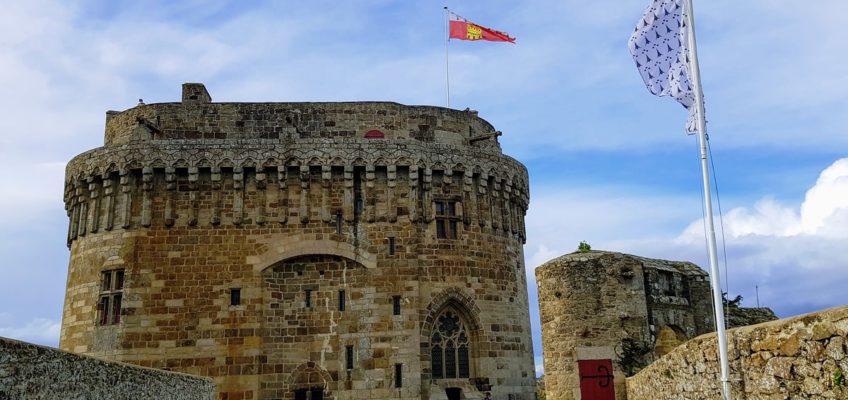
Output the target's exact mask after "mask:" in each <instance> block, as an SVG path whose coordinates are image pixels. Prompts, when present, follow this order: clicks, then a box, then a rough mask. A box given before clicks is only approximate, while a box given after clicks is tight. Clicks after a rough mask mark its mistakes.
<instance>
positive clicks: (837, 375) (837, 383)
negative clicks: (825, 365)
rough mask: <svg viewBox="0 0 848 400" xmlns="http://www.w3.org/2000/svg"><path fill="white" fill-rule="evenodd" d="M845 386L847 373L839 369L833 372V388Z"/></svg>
mask: <svg viewBox="0 0 848 400" xmlns="http://www.w3.org/2000/svg"><path fill="white" fill-rule="evenodd" d="M843 386H845V372H844V371H842V368H839V367H837V368H836V371H833V387H836V388H841V387H843Z"/></svg>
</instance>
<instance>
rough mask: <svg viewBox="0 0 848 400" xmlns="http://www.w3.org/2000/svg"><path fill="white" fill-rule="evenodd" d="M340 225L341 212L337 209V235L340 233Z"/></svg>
mask: <svg viewBox="0 0 848 400" xmlns="http://www.w3.org/2000/svg"><path fill="white" fill-rule="evenodd" d="M342 227H343V224H342V212H341V211H338V212H336V233H337V234H339V235H341V234H342Z"/></svg>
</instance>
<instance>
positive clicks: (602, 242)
mask: <svg viewBox="0 0 848 400" xmlns="http://www.w3.org/2000/svg"><path fill="white" fill-rule="evenodd" d="M648 2H649V1H648V0H592V1H585V0H559V1H554V0H534V1H506V0H502V1H486V2H477V1H451V2H450V4H449V5H450V6H451V8H452V9H453V10H454V11H455V12H457V13H458V14H460V15H463V16H465V17H466V18H468V19H470V20H472V21H475V22H477V23H480V24H483V25H486V26H490V27H493V28H496V29H499V30H504V31H507V32H509V33H510V34H511V35H513V36H515V37H517V38H518V43H517V44H515V45H511V44H504V43H481V42H456V41H454V42H451V44H450V76H451V95H452V97H451V106H453V107H454V108H459V109H464V108H466V107H470V108H472V109H475V110H479V112H480V116H482V117H483V118H485V119H487V120H488V121H490V122H491V123H492V124H494V125H495V126H496V127H497V128H498V129H500V130H502V131H503V132H504V136H503V137H502V144H503V149H504V151H505V152H506V153H507V154H510V155H512V156H513V157H515V158H517V159H519V160H520V161H522V162H523V163H524V164H525V165H526V166H527V167H528V169H529V170H530V178H531V205H530V212H529V214H528V216H527V230H528V241H527V245H526V247H525V252H526V255H527V264H528V279H530V280H532V279H533V272H532V268H533V267H536V266H538V265H539V264H541V263H543V262H545V261H547V260H549V259H551V258H553V257H556V256H558V255H561V254H564V253H567V252H571V251H573V250H574V249H575V248H576V246H577V244H578V242H580V241H581V240H586V241H588V242H589V243H590V244H591V245H592V247H593V248H595V249H604V250H614V251H622V252H629V253H634V254H639V255H643V256H648V257H658V258H668V259H678V260H690V261H693V262H696V263H698V264H699V265H701V266H706V250H705V244H704V234H703V225H702V217H701V210H702V208H701V194H700V193H701V192H700V180H699V179H700V175H699V174H700V172H699V164H698V155H697V147H696V141H695V138H694V137H690V136H686V135H685V134H684V132H683V127H684V121H685V117H686V113H685V111H684V110H683V109H682V108H681V107H680V106H679V105H678V104H677V103H675V102H674V101H673V100H670V99H667V98H663V99H660V98H654V97H652V96H651V95H649V94H648V92H647V90H646V89H645V87H644V86H643V85H642V82H641V78H640V77H639V75H638V72H637V71H636V68H635V66H634V64H633V62H632V60H631V59H630V58H629V55H628V53H627V38H628V36H629V35H630V33H631V31H632V30H633V27H634V26H635V23H636V21H637V20H638V19H639V17H640V15H641V13H642V11H643V9H644V8H645V7H646V6H647V3H648ZM0 3H2V4H3V7H2V9H3V12H2V13H0V128H2V130H0V182H2V184H3V187H4V188H5V189H4V192H3V195H2V196H0V257H2V258H0V260H1V261H0V304H2V306H0V336H9V337H16V338H20V339H23V340H28V341H33V342H38V343H44V344H49V345H56V344H57V342H58V336H59V323H60V319H61V310H62V300H63V290H64V286H65V279H66V271H67V260H68V250H67V248H66V247H65V244H64V236H65V233H66V229H67V218H66V216H65V213H64V210H63V205H62V193H63V192H62V190H63V189H62V186H63V172H64V164H65V163H66V162H67V161H68V160H69V159H70V158H72V157H73V156H74V155H76V154H78V153H81V152H83V151H86V150H88V149H91V148H94V147H97V146H100V145H102V140H103V123H104V120H105V111H106V110H124V109H127V108H130V107H133V106H134V105H135V104H136V103H137V101H138V99H139V98H143V99H144V101H145V102H146V103H154V102H164V101H178V100H179V98H180V84H182V83H183V82H203V83H205V84H206V86H207V88H208V89H209V91H210V93H211V94H212V97H213V99H214V100H216V101H337V100H339V101H341V100H345V101H352V100H386V101H397V102H400V103H404V104H432V105H444V104H445V41H444V14H443V10H442V6H443V5H444V3H443V2H437V1H416V2H412V1H399V0H396V1H390V0H362V1H349V2H339V1H309V2H303V1H289V2H273V3H272V2H268V3H264V2H258V1H257V2H236V1H232V2H226V1H214V0H213V1H199V0H197V1H180V2H172V1H165V0H163V1H145V2H131V1H112V0H103V1H86V2H71V1H62V2H59V1H55V2H54V1H49V0H30V1H11V0H2V1H0ZM695 3H696V17H697V27H698V40H699V45H700V58H701V69H702V74H703V79H704V91H705V94H706V104H707V117H708V119H709V129H710V133H711V139H712V140H711V142H712V152H713V156H714V162H715V167H716V176H717V179H718V191H719V194H720V197H721V208H722V211H723V212H724V217H723V227H724V230H723V232H724V236H725V238H726V245H724V246H721V244H720V247H721V248H726V258H727V266H726V268H727V271H728V274H727V276H726V278H727V284H728V285H729V290H730V293H731V295H736V294H741V295H742V296H744V298H745V300H744V304H746V305H755V303H756V293H755V287H759V302H760V304H762V305H766V306H769V307H772V308H773V309H774V310H775V311H776V312H777V314H778V315H780V316H789V315H794V314H798V313H803V312H808V311H812V310H816V309H821V308H825V307H831V306H835V305H839V304H845V303H848V301H846V300H848V295H846V292H845V288H846V287H848V274H846V268H848V251H846V250H848V246H846V244H848V129H846V125H848V68H846V65H847V64H848V62H847V61H848V60H846V56H845V55H846V54H848V41H846V40H844V37H845V33H844V26H846V25H848V2H845V1H843V0H818V1H817V2H816V5H815V6H809V7H808V6H804V7H799V6H798V3H797V2H796V1H789V0H749V1H736V0H711V1H699V0H696V1H695ZM722 268H724V265H722ZM530 287H531V288H534V287H535V282H531V284H530ZM531 304H532V305H533V326H534V334H535V337H534V341H535V345H536V353H537V355H539V354H540V347H541V346H540V340H539V336H538V316H537V314H538V313H537V311H536V307H535V304H536V300H535V293H531ZM540 367H541V365H539V368H540Z"/></svg>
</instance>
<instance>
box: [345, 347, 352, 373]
mask: <svg viewBox="0 0 848 400" xmlns="http://www.w3.org/2000/svg"><path fill="white" fill-rule="evenodd" d="M345 369H353V346H345Z"/></svg>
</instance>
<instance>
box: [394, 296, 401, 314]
mask: <svg viewBox="0 0 848 400" xmlns="http://www.w3.org/2000/svg"><path fill="white" fill-rule="evenodd" d="M392 314H393V315H400V296H392Z"/></svg>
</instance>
